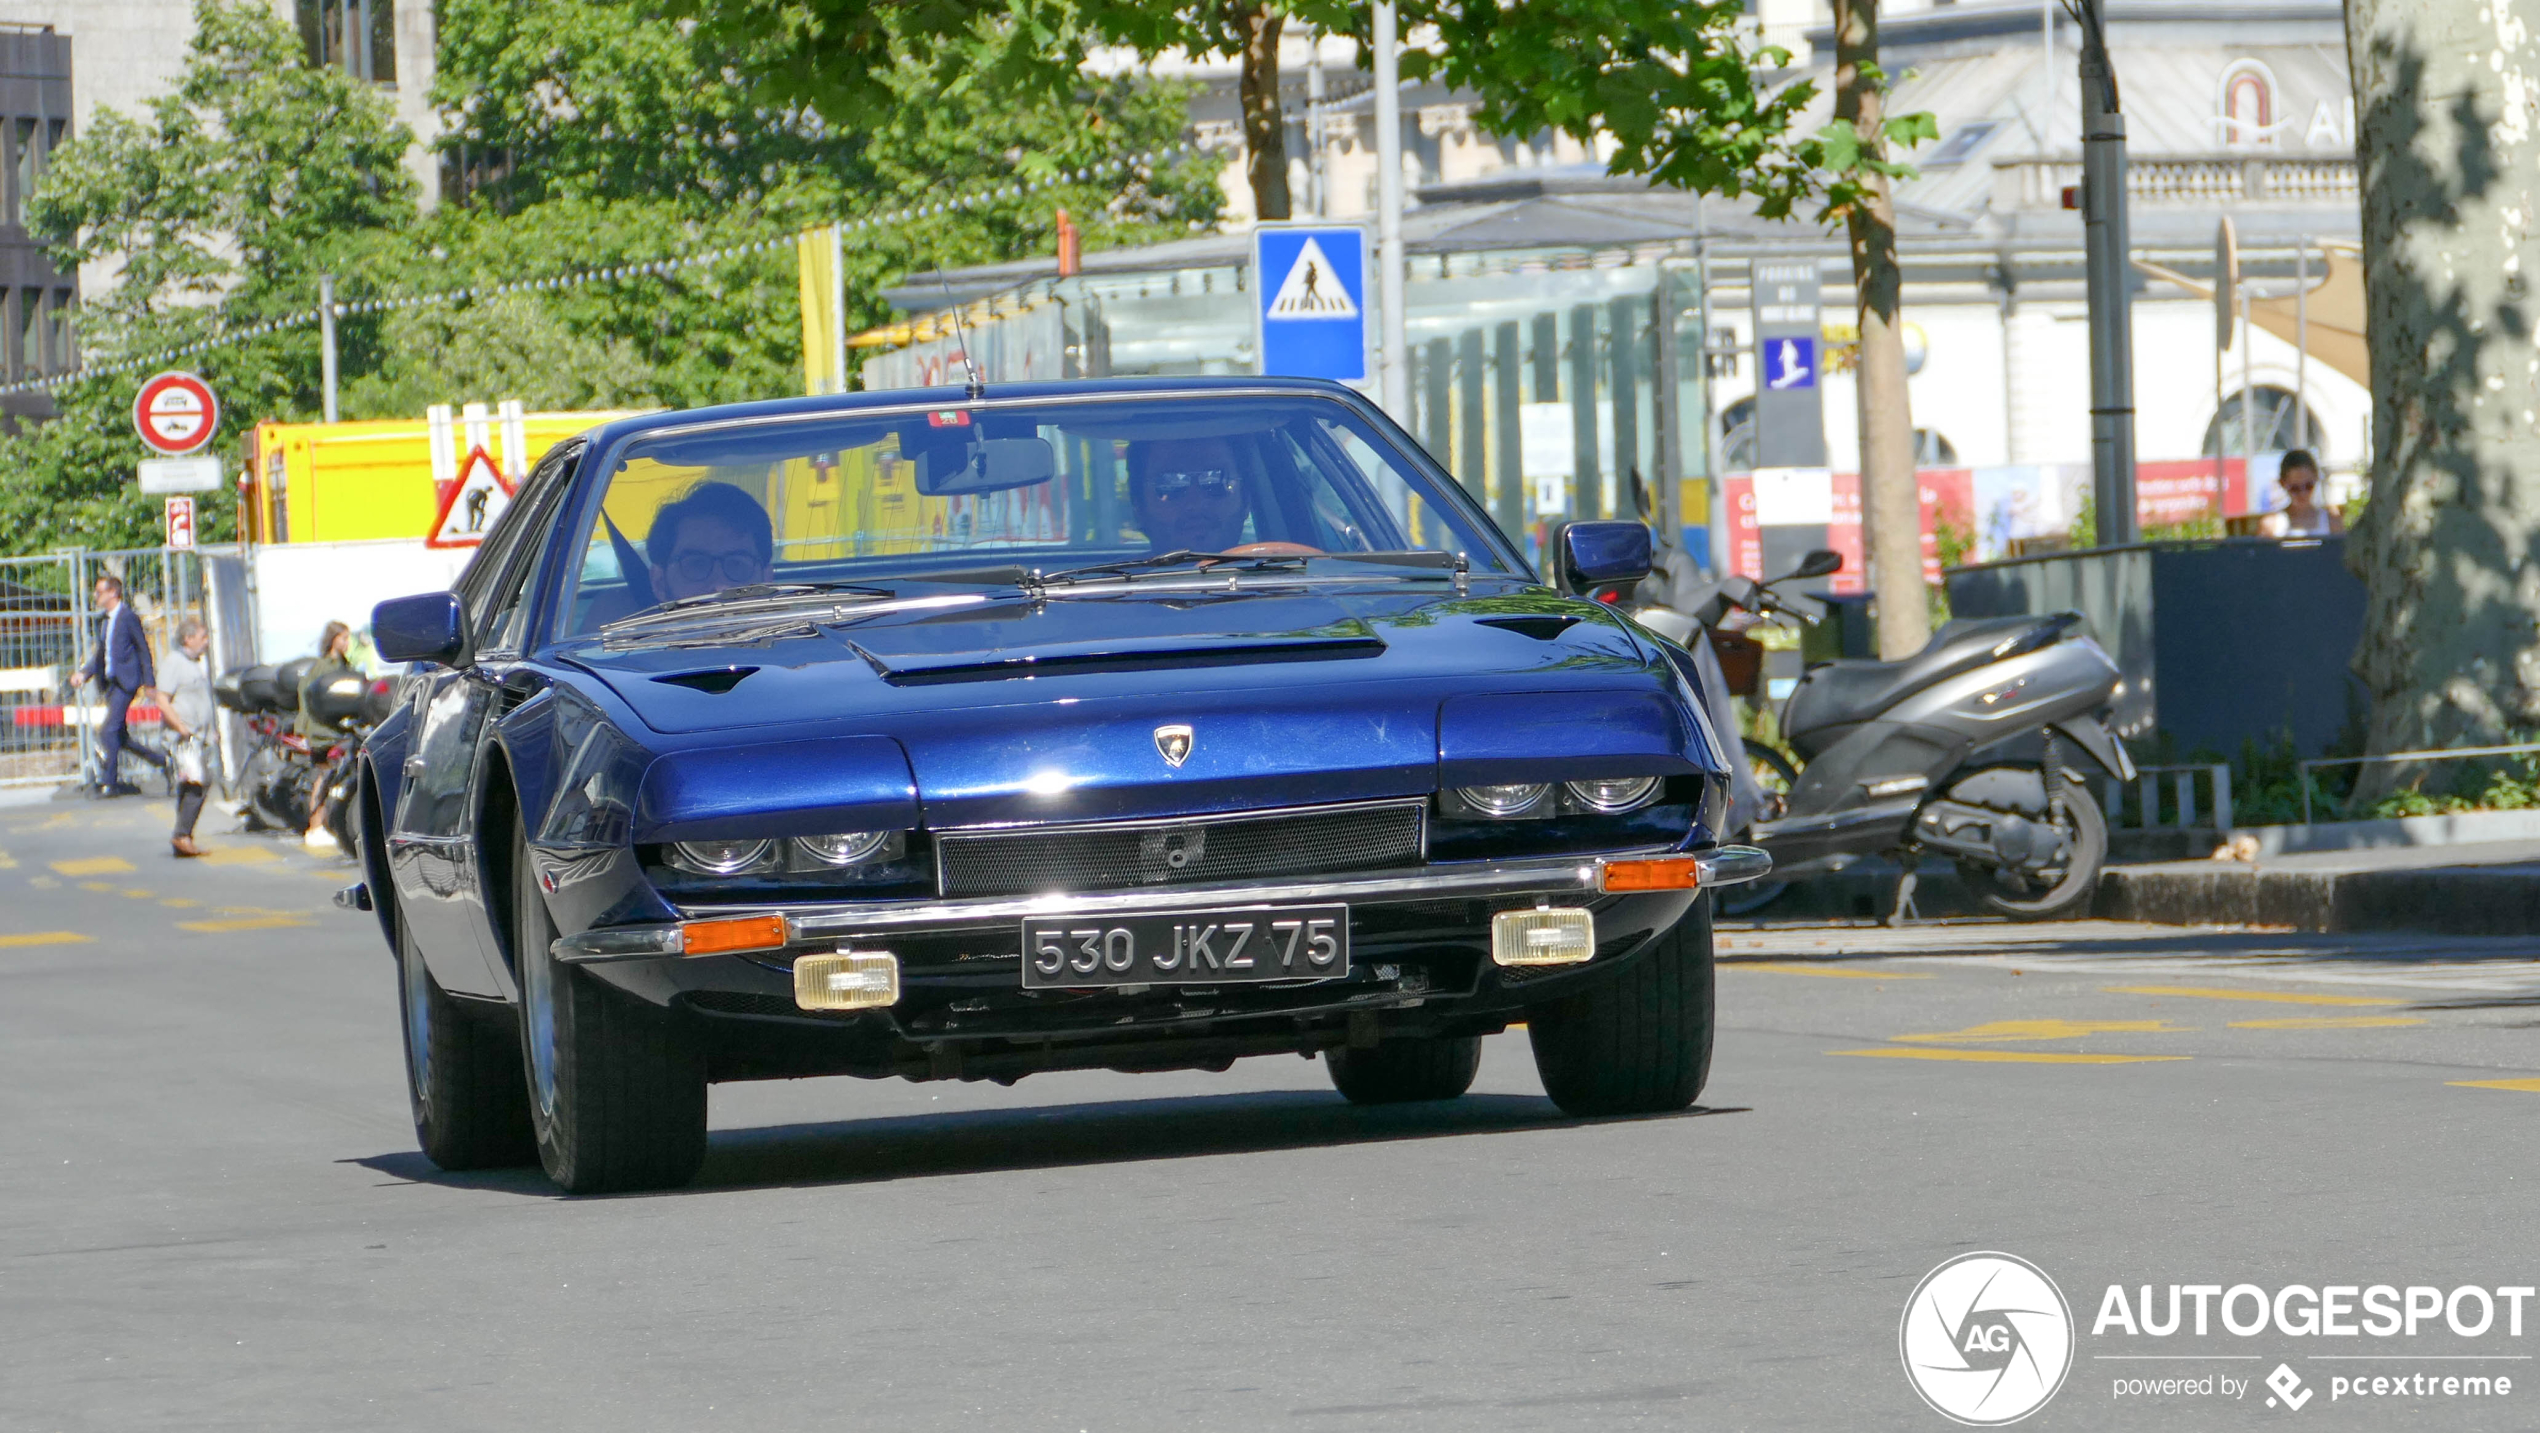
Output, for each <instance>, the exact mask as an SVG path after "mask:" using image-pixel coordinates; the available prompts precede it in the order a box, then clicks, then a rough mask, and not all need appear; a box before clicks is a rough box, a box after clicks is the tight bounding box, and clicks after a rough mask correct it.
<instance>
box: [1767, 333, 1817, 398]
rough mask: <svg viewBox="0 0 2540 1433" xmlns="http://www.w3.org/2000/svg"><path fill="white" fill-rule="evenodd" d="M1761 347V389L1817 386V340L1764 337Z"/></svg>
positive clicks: (1780, 389) (1781, 389)
mask: <svg viewBox="0 0 2540 1433" xmlns="http://www.w3.org/2000/svg"><path fill="white" fill-rule="evenodd" d="M1763 345H1764V386H1765V387H1767V388H1771V389H1775V390H1777V391H1786V390H1789V389H1792V388H1814V387H1816V386H1817V341H1816V340H1815V339H1813V338H1783V337H1779V336H1768V337H1766V338H1765V339H1763Z"/></svg>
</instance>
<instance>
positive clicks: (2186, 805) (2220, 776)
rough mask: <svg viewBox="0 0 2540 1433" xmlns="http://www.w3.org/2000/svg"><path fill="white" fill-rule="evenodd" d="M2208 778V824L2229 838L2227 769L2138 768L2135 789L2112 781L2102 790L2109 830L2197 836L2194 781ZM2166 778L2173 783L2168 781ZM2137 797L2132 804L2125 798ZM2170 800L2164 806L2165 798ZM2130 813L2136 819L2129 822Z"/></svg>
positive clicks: (2220, 766)
mask: <svg viewBox="0 0 2540 1433" xmlns="http://www.w3.org/2000/svg"><path fill="white" fill-rule="evenodd" d="M2199 776H2202V777H2204V778H2205V796H2206V800H2205V805H2204V809H2203V812H2202V815H2203V817H2204V818H2206V819H2208V820H2210V822H2211V824H2212V826H2213V829H2214V830H2216V831H2219V832H2221V833H2223V834H2224V835H2226V836H2227V835H2230V834H2231V826H2232V811H2231V767H2230V766H2229V765H2227V764H2219V763H2218V764H2213V765H2204V764H2199V765H2195V766H2138V767H2136V768H2135V769H2134V777H2135V779H2134V783H2133V785H2132V786H2131V787H2129V786H2128V785H2127V784H2126V783H2124V782H2121V781H2113V780H2112V781H2109V782H2107V783H2105V784H2104V785H2103V786H2102V787H2101V788H2100V801H2101V803H2102V807H2103V809H2104V810H2106V812H2107V813H2108V824H2109V825H2110V826H2112V827H2116V828H2119V829H2123V828H2125V827H2127V826H2129V825H2131V826H2134V827H2138V828H2141V829H2143V830H2147V831H2148V830H2153V829H2155V828H2158V827H2163V826H2170V827H2176V828H2177V829H2179V830H2182V831H2189V830H2194V829H2195V828H2196V827H2197V826H2198V825H2199V824H2200V821H2199V812H2198V809H2197V804H2196V778H2197V777H2199ZM2163 777H2167V778H2169V779H2168V780H2167V781H2164V780H2162V778H2163ZM2129 791H2131V792H2132V793H2133V795H2134V799H2133V800H2132V801H2128V800H2127V799H2126V798H2127V794H2128V792H2129ZM2165 796H2166V797H2167V798H2168V799H2167V800H2166V801H2164V799H2163V798H2164V797H2165ZM2129 808H2131V814H2132V815H2133V817H2134V819H2133V820H2132V821H2131V822H2129V821H2127V820H2126V817H2127V815H2128V814H2129Z"/></svg>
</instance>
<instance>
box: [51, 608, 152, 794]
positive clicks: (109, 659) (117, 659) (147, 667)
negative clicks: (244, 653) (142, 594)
mask: <svg viewBox="0 0 2540 1433" xmlns="http://www.w3.org/2000/svg"><path fill="white" fill-rule="evenodd" d="M96 596H97V607H98V610H99V611H102V612H104V613H105V614H106V620H105V622H104V623H103V625H101V626H100V627H99V628H98V630H97V647H96V650H95V651H94V652H93V653H92V654H91V655H90V656H89V658H88V665H87V666H85V667H82V668H80V671H79V675H78V676H76V677H74V678H72V679H71V680H72V683H73V684H74V685H82V686H84V685H86V684H87V683H89V682H96V683H98V684H99V685H100V686H102V687H104V688H105V698H106V719H105V720H104V721H103V722H101V723H100V724H99V725H98V728H97V754H98V757H99V759H100V766H99V771H100V780H101V790H100V794H101V795H106V796H138V795H140V794H141V788H140V787H138V786H134V785H132V784H130V783H128V782H126V781H125V780H124V779H123V754H124V752H125V751H126V750H129V751H131V753H132V754H133V755H134V756H137V757H139V758H141V759H142V760H143V761H146V762H148V763H150V764H151V765H152V766H155V767H157V768H159V770H160V772H161V773H162V774H164V773H166V772H167V770H168V758H167V755H166V753H164V752H161V751H157V750H155V749H153V748H151V747H147V746H143V745H141V744H140V743H138V742H134V743H132V744H131V745H130V746H129V747H127V746H126V745H125V735H124V718H125V716H126V715H127V714H129V713H130V711H131V710H132V699H133V698H134V697H137V696H139V695H140V694H142V693H143V692H146V691H149V690H151V689H152V688H153V686H155V685H156V683H157V682H158V679H159V674H158V671H157V669H156V668H155V667H153V666H152V665H151V661H150V638H149V634H147V633H145V632H143V631H142V630H141V615H140V614H139V613H137V612H135V611H133V610H132V608H131V607H130V606H128V605H126V603H125V602H124V600H123V579H122V578H120V577H115V576H112V575H109V576H105V577H100V578H98V579H97V593H96Z"/></svg>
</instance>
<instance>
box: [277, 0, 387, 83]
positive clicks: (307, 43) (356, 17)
mask: <svg viewBox="0 0 2540 1433" xmlns="http://www.w3.org/2000/svg"><path fill="white" fill-rule="evenodd" d="M299 18H300V43H301V45H302V46H303V47H305V48H306V49H307V51H308V55H309V63H310V64H313V65H334V66H337V67H338V68H340V69H342V70H343V71H344V72H345V73H347V74H350V75H352V76H353V77H354V78H355V79H363V80H376V81H378V82H380V83H382V84H395V83H396V82H397V6H396V0H299Z"/></svg>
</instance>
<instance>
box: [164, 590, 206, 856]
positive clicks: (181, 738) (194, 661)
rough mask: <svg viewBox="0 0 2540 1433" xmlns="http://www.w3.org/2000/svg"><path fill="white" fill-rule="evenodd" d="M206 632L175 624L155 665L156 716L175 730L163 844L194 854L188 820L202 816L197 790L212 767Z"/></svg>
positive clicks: (189, 622)
mask: <svg viewBox="0 0 2540 1433" xmlns="http://www.w3.org/2000/svg"><path fill="white" fill-rule="evenodd" d="M211 645H212V634H211V633H210V632H208V631H206V630H205V629H204V627H203V624H202V623H200V622H198V621H195V620H194V619H193V618H191V617H189V618H187V619H186V620H185V621H183V622H181V623H179V624H177V629H176V650H175V651H173V652H170V653H169V654H168V659H167V661H165V662H164V663H161V664H160V667H159V694H160V698H161V705H160V720H162V721H164V722H166V723H167V726H168V730H169V731H171V732H173V733H175V735H176V738H177V740H178V743H179V745H178V746H177V749H176V752H175V757H176V836H175V838H174V839H173V840H171V841H170V842H169V843H168V845H169V847H170V849H172V850H174V851H175V852H176V853H177V854H178V855H180V856H199V855H201V854H203V848H202V847H200V846H197V845H195V844H194V823H195V822H196V821H198V820H200V819H202V815H203V791H204V788H205V787H206V786H207V785H209V784H210V781H211V769H212V720H213V718H214V717H215V716H216V715H217V714H218V709H217V708H216V707H215V706H214V705H213V702H212V669H211V664H210V663H209V662H208V661H207V660H205V658H204V652H205V651H206V650H207V649H208V648H209V647H210V646H211Z"/></svg>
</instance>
